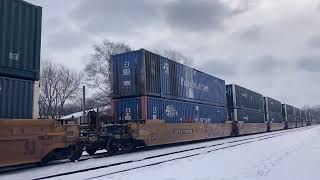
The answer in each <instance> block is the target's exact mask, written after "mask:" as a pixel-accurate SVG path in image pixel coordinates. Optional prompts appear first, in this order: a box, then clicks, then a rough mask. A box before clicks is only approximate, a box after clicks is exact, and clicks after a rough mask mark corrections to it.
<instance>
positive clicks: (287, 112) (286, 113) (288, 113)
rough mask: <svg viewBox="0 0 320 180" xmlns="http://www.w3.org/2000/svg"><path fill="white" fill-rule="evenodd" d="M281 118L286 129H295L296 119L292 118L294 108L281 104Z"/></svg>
mask: <svg viewBox="0 0 320 180" xmlns="http://www.w3.org/2000/svg"><path fill="white" fill-rule="evenodd" d="M282 116H283V118H284V121H285V123H286V127H287V128H289V129H291V128H295V127H296V118H295V116H294V107H293V106H291V105H288V104H282Z"/></svg>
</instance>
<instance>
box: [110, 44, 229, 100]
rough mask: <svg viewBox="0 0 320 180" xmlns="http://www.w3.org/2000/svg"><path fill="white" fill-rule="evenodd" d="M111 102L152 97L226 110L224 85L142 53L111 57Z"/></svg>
mask: <svg viewBox="0 0 320 180" xmlns="http://www.w3.org/2000/svg"><path fill="white" fill-rule="evenodd" d="M112 76H113V93H114V98H116V99H117V98H125V97H138V96H155V97H162V98H167V99H175V100H183V101H192V102H196V103H204V104H211V105H218V106H220V105H222V106H226V104H227V103H226V95H225V81H224V80H222V79H219V78H216V77H214V76H211V75H209V74H206V73H203V72H201V71H198V70H195V69H193V68H190V67H188V66H185V65H182V64H180V63H177V62H174V61H171V60H169V59H167V58H164V57H162V56H160V55H157V54H154V53H151V52H148V51H146V50H144V49H141V50H138V51H132V52H127V53H123V54H118V55H114V56H112Z"/></svg>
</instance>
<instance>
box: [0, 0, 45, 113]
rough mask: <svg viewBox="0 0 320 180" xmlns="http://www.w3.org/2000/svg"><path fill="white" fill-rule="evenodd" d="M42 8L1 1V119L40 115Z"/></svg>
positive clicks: (5, 0) (23, 3)
mask: <svg viewBox="0 0 320 180" xmlns="http://www.w3.org/2000/svg"><path fill="white" fill-rule="evenodd" d="M41 13H42V9H41V7H38V6H35V5H32V4H29V3H27V2H24V1H21V0H1V1H0V119H18V118H19V119H31V118H37V117H38V114H39V107H38V96H39V82H38V81H39V71H40V46H41V17H42V14H41Z"/></svg>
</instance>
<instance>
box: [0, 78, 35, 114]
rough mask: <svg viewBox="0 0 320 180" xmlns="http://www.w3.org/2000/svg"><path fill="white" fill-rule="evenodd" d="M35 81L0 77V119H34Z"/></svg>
mask: <svg viewBox="0 0 320 180" xmlns="http://www.w3.org/2000/svg"><path fill="white" fill-rule="evenodd" d="M32 110H33V82H32V81H26V80H20V79H13V78H4V77H0V119H32Z"/></svg>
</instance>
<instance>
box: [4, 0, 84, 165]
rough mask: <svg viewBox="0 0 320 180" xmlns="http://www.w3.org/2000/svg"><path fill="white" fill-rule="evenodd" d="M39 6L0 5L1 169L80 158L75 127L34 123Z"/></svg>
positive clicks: (16, 1) (8, 1) (11, 0)
mask: <svg viewBox="0 0 320 180" xmlns="http://www.w3.org/2000/svg"><path fill="white" fill-rule="evenodd" d="M41 14H42V8H41V7H39V6H35V5H32V4H30V3H27V2H25V1H22V0H1V1H0V154H1V155H0V168H1V167H4V166H12V165H19V164H24V163H35V162H43V163H45V162H47V161H50V160H53V159H60V158H63V159H64V158H70V159H71V160H76V159H78V158H80V156H81V154H82V149H81V147H82V146H81V142H79V128H78V126H77V125H75V124H72V123H68V124H65V122H61V121H56V120H38V116H39V105H38V99H39V72H40V46H41V17H42V15H41Z"/></svg>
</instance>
